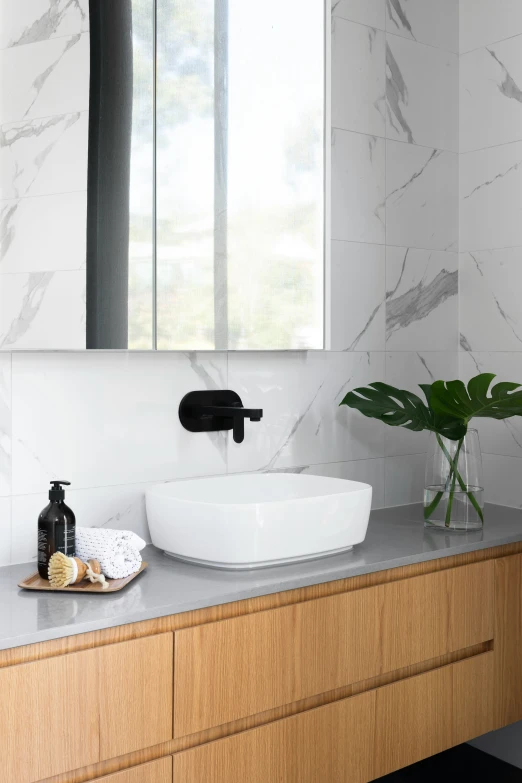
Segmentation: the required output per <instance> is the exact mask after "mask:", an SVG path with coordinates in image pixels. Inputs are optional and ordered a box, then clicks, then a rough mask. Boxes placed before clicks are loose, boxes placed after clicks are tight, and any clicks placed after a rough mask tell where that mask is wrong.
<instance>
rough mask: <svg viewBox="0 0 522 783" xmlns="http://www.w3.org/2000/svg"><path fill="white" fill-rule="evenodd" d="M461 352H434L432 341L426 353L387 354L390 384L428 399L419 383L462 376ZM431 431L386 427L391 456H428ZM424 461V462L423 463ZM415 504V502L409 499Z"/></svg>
mask: <svg viewBox="0 0 522 783" xmlns="http://www.w3.org/2000/svg"><path fill="white" fill-rule="evenodd" d="M458 361H459V357H458V353H457V351H456V350H455V351H454V352H450V351H432V350H431V349H430V345H429V342H428V343H427V344H426V348H425V350H423V351H415V352H413V351H394V352H393V353H391V352H388V353H387V354H386V383H389V384H390V385H391V386H395V387H396V388H399V389H407V390H408V391H410V392H413V393H414V394H417V395H418V396H419V397H420V398H421V399H422V400H424V399H425V398H424V394H423V393H422V390H421V389H419V383H433V382H434V381H439V380H445V381H449V380H452V379H455V378H458V377H459V366H458ZM429 437H430V436H429V433H428V432H411V431H410V430H408V429H405V428H403V427H386V432H385V445H386V455H387V457H390V456H393V455H399V454H400V455H404V454H424V453H425V452H426V451H427V449H428V447H429ZM422 462H424V460H422ZM404 502H405V503H411V502H413V500H405V501H404Z"/></svg>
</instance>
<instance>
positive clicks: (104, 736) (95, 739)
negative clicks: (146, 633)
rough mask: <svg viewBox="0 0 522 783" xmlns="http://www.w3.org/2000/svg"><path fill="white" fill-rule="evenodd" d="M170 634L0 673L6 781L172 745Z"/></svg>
mask: <svg viewBox="0 0 522 783" xmlns="http://www.w3.org/2000/svg"><path fill="white" fill-rule="evenodd" d="M172 657H173V637H172V634H171V633H168V634H161V635H158V636H150V637H146V638H143V639H136V640H133V641H128V642H123V643H121V644H114V645H107V646H103V647H98V648H96V649H93V650H84V651H82V652H74V653H70V654H68V655H62V656H58V657H53V658H47V659H44V660H39V661H34V662H32V663H24V664H20V665H18V666H7V667H5V668H1V669H0V760H1V767H2V774H3V775H5V777H2V780H3V781H6V783H7V781H8V782H9V783H33V781H40V780H44V779H46V778H48V777H51V776H52V775H58V774H59V773H63V772H67V771H68V770H75V769H78V768H80V767H85V766H89V765H92V764H95V763H97V762H100V761H104V760H106V759H111V758H113V757H115V756H121V755H123V754H126V753H130V752H131V751H138V750H141V749H142V748H148V747H150V746H151V745H156V744H158V743H160V742H164V741H165V740H169V739H171V737H172Z"/></svg>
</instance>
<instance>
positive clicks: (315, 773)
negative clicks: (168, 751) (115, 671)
mask: <svg viewBox="0 0 522 783" xmlns="http://www.w3.org/2000/svg"><path fill="white" fill-rule="evenodd" d="M492 656H493V653H492V652H489V653H485V654H483V655H480V656H477V657H476V658H468V659H466V660H464V661H461V662H459V663H456V664H452V665H451V666H446V667H444V668H441V669H437V670H435V671H433V672H428V673H426V674H421V675H419V676H418V677H412V678H411V679H409V680H403V681H401V682H397V683H394V684H393V685H387V686H384V687H382V688H378V689H376V690H373V691H368V692H366V693H362V694H360V695H358V696H353V697H351V698H349V699H345V700H343V701H338V702H335V703H333V704H329V705H327V706H324V707H319V708H317V709H314V710H310V712H303V713H301V714H300V715H295V716H293V717H291V718H285V719H284V720H280V721H276V722H275V723H270V724H268V725H266V726H262V727H260V728H256V729H252V730H250V731H246V732H244V733H242V734H237V735H235V736H231V737H228V738H226V739H222V740H217V741H215V742H211V743H208V744H207V745H203V746H200V747H197V748H193V749H191V750H187V751H183V752H182V753H178V754H176V755H175V756H174V783H209V781H212V783H244V782H245V781H248V783H281V781H285V783H317V781H319V780H320V781H322V783H339V782H340V781H348V780H349V781H350V783H367V781H370V780H373V779H374V778H376V777H380V776H381V775H386V774H388V773H389V772H392V771H394V770H396V769H399V768H401V767H403V766H406V765H408V764H412V763H414V762H416V761H420V760H421V759H423V758H426V757H427V756H429V755H431V754H434V753H439V752H441V751H443V750H446V749H447V748H450V747H452V746H454V745H457V744H459V743H461V742H464V741H466V740H468V739H471V738H472V737H474V736H476V735H477V734H480V733H484V732H486V731H489V729H490V727H491V720H492V715H491V713H492V701H493V661H492Z"/></svg>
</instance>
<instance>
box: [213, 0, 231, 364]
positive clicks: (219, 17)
mask: <svg viewBox="0 0 522 783" xmlns="http://www.w3.org/2000/svg"><path fill="white" fill-rule="evenodd" d="M214 9H215V10H214V345H215V348H216V349H217V350H227V349H228V348H229V344H228V248H227V245H228V241H227V240H228V213H227V209H228V0H215V3H214Z"/></svg>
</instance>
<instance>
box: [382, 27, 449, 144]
mask: <svg viewBox="0 0 522 783" xmlns="http://www.w3.org/2000/svg"><path fill="white" fill-rule="evenodd" d="M458 90H459V84H458V56H457V55H456V54H452V53H451V52H447V51H443V50H442V49H435V48H434V47H433V46H424V45H423V44H419V43H417V42H416V41H408V40H405V39H404V38H400V37H398V36H396V35H388V36H387V37H386V109H387V111H386V137H387V138H389V139H396V140H399V141H407V142H409V143H410V144H421V145H423V146H425V147H436V148H437V149H444V150H451V151H453V152H457V151H458V145H459V138H458V136H459V133H458V115H459V109H458V107H459V93H458Z"/></svg>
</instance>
